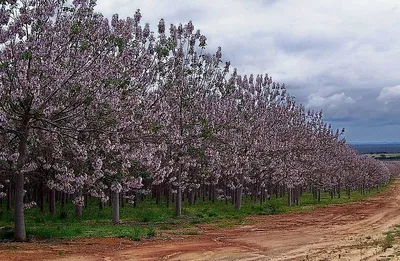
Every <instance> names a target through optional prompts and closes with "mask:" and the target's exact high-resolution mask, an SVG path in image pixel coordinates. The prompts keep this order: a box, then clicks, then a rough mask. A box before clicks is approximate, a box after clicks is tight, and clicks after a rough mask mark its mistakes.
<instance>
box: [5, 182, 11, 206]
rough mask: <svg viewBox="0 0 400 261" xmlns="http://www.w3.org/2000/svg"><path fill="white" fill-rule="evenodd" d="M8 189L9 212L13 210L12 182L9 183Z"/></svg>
mask: <svg viewBox="0 0 400 261" xmlns="http://www.w3.org/2000/svg"><path fill="white" fill-rule="evenodd" d="M7 187H8V189H7V206H6V208H7V211H10V210H11V201H12V197H11V196H12V185H11V181H10V182H9V183H8V186H7Z"/></svg>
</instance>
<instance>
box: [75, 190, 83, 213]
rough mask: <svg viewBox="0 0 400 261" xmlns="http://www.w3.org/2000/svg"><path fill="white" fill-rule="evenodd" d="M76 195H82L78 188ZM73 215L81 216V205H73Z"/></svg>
mask: <svg viewBox="0 0 400 261" xmlns="http://www.w3.org/2000/svg"><path fill="white" fill-rule="evenodd" d="M76 196H77V197H82V191H81V190H79V191H78V193H77V195H76ZM75 216H77V217H81V216H82V206H81V205H75Z"/></svg>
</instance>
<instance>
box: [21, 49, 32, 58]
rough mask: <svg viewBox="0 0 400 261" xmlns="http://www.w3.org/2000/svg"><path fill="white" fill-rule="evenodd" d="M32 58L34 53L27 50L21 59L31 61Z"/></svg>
mask: <svg viewBox="0 0 400 261" xmlns="http://www.w3.org/2000/svg"><path fill="white" fill-rule="evenodd" d="M31 58H32V51H31V50H27V51H25V52H24V53H23V54H22V57H21V59H22V60H29V59H31Z"/></svg>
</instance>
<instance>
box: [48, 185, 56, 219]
mask: <svg viewBox="0 0 400 261" xmlns="http://www.w3.org/2000/svg"><path fill="white" fill-rule="evenodd" d="M49 212H50V215H52V216H53V215H54V214H55V212H56V190H55V189H54V188H53V189H51V191H50V200H49Z"/></svg>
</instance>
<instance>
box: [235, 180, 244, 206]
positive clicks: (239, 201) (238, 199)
mask: <svg viewBox="0 0 400 261" xmlns="http://www.w3.org/2000/svg"><path fill="white" fill-rule="evenodd" d="M243 183H244V174H243V173H242V174H241V175H240V186H239V188H237V190H236V193H237V194H236V204H235V208H236V210H240V209H241V208H242V197H243V186H244V184H243Z"/></svg>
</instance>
